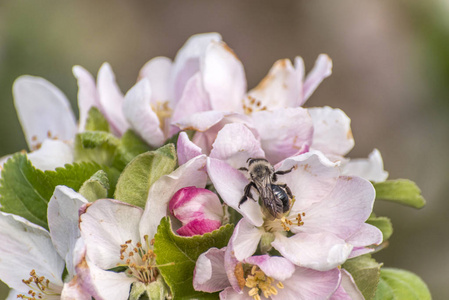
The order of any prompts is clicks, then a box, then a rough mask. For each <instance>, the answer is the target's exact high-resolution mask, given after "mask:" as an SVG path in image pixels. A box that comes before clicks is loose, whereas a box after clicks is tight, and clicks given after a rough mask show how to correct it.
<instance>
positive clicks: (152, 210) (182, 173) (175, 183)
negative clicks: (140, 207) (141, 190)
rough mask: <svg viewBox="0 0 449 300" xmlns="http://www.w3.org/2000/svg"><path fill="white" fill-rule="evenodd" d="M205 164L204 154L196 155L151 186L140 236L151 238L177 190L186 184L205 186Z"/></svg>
mask: <svg viewBox="0 0 449 300" xmlns="http://www.w3.org/2000/svg"><path fill="white" fill-rule="evenodd" d="M205 166H206V156H205V155H200V156H197V157H195V158H193V159H191V160H189V161H188V162H186V163H185V164H183V165H181V166H180V167H179V168H177V169H176V170H175V171H173V172H172V173H170V174H168V175H164V176H162V177H161V178H159V179H158V180H157V181H156V182H155V183H154V184H153V185H152V186H151V188H150V191H149V192H148V198H147V202H146V205H145V211H144V213H143V215H142V220H141V222H140V225H139V228H140V234H141V237H143V236H144V235H148V237H149V238H150V239H152V238H153V236H154V235H155V234H156V231H157V227H158V226H159V223H160V221H161V219H162V218H163V217H165V216H166V215H167V212H168V204H169V202H170V199H171V198H172V197H173V195H174V194H175V193H176V192H177V191H178V190H180V189H182V188H184V187H188V186H195V187H197V188H204V187H205V186H206V182H207V174H206V171H205Z"/></svg>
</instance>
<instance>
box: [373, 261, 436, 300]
mask: <svg viewBox="0 0 449 300" xmlns="http://www.w3.org/2000/svg"><path fill="white" fill-rule="evenodd" d="M374 299H375V300H388V299H394V300H402V299H404V300H430V299H432V296H431V295H430V291H429V289H428V287H427V285H426V284H425V283H424V281H422V279H421V278H419V277H418V276H417V275H415V274H413V273H411V272H409V271H405V270H400V269H394V268H382V269H381V271H380V281H379V286H378V288H377V291H376V296H375V297H374Z"/></svg>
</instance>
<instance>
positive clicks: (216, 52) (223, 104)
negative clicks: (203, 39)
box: [201, 42, 246, 113]
mask: <svg viewBox="0 0 449 300" xmlns="http://www.w3.org/2000/svg"><path fill="white" fill-rule="evenodd" d="M201 74H202V75H203V84H204V88H205V90H206V91H207V92H208V93H209V99H210V103H211V107H212V109H214V110H218V111H233V112H237V113H242V112H243V103H242V100H243V96H244V94H245V92H246V78H245V71H244V70H243V65H242V63H241V62H240V60H239V59H238V58H237V56H236V55H235V53H234V52H233V51H232V50H231V49H230V48H229V47H228V46H227V45H226V44H225V43H224V42H212V43H210V44H209V46H208V47H207V50H206V55H205V56H204V60H203V61H202V64H201Z"/></svg>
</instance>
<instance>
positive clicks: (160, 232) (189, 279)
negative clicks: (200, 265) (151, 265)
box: [154, 217, 234, 299]
mask: <svg viewBox="0 0 449 300" xmlns="http://www.w3.org/2000/svg"><path fill="white" fill-rule="evenodd" d="M233 230H234V225H232V224H227V225H225V226H222V227H220V228H219V229H217V230H215V231H213V232H210V233H206V234H204V235H201V236H199V235H197V236H193V237H181V236H178V235H175V234H174V233H173V231H172V229H171V225H170V221H169V218H168V217H166V218H164V219H162V220H161V223H160V225H159V227H158V229H157V233H156V235H155V237H154V252H155V254H156V262H157V264H158V265H159V266H160V267H159V271H160V272H161V274H162V276H163V277H164V279H165V282H166V283H167V285H168V286H169V287H170V289H171V292H172V295H173V296H174V299H177V298H178V297H180V296H182V298H183V299H184V298H185V299H193V298H196V299H217V294H209V293H203V292H198V291H195V290H194V289H193V270H194V269H195V263H196V260H197V259H198V256H200V254H201V253H204V252H206V251H207V250H209V249H210V248H212V247H216V248H223V247H225V246H226V245H227V244H228V241H229V239H230V238H231V235H232V233H233ZM167 264H169V265H167ZM163 265H166V266H163Z"/></svg>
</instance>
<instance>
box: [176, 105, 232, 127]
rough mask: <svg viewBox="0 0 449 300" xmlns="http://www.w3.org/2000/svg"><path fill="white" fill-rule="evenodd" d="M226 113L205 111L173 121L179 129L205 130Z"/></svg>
mask: <svg viewBox="0 0 449 300" xmlns="http://www.w3.org/2000/svg"><path fill="white" fill-rule="evenodd" d="M225 115H226V114H225V113H223V112H221V111H214V110H212V111H205V112H198V113H194V114H192V115H188V116H186V117H184V118H182V119H181V120H179V121H177V122H175V123H174V125H175V126H177V127H179V128H180V129H181V130H196V131H206V130H208V129H209V128H211V127H212V126H214V125H215V124H217V123H218V122H220V121H221V120H222V119H223V118H224V116H225Z"/></svg>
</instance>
